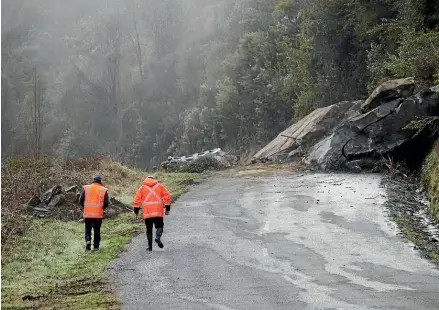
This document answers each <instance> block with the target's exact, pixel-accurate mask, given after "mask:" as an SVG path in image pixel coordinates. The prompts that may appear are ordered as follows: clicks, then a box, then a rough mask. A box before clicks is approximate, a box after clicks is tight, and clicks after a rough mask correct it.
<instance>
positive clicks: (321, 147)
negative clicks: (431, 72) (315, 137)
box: [306, 86, 439, 169]
mask: <svg viewBox="0 0 439 310" xmlns="http://www.w3.org/2000/svg"><path fill="white" fill-rule="evenodd" d="M433 115H439V86H436V87H433V88H430V89H427V90H424V91H422V92H420V93H419V94H417V95H416V96H413V97H410V98H406V99H403V98H400V99H396V100H393V101H391V102H388V103H385V104H383V105H380V106H379V107H377V108H375V109H374V110H372V111H370V112H368V113H366V114H362V115H360V116H357V117H353V118H349V119H346V120H345V121H344V122H343V123H342V124H341V125H340V126H339V127H337V128H335V129H334V131H333V132H332V134H331V135H329V136H328V137H326V138H324V139H322V140H321V141H320V142H318V143H317V144H316V145H314V146H313V147H312V148H311V150H310V154H309V156H308V157H307V159H306V162H307V163H309V164H318V165H319V166H320V167H321V168H323V169H338V168H341V167H345V166H346V163H348V162H350V161H354V160H359V159H364V158H368V159H369V161H368V163H367V165H363V167H360V168H367V166H371V160H374V161H375V162H378V161H380V160H382V158H383V156H385V155H387V154H390V153H392V151H394V150H396V149H397V148H399V147H401V146H402V145H403V144H404V143H407V142H408V141H409V140H411V139H412V137H413V131H412V130H408V129H406V128H405V127H406V126H407V125H408V124H409V123H410V122H411V121H412V120H415V119H417V118H422V117H427V116H433Z"/></svg>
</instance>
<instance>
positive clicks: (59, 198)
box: [48, 194, 66, 208]
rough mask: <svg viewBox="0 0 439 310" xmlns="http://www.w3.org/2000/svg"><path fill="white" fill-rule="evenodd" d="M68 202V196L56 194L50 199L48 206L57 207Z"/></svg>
mask: <svg viewBox="0 0 439 310" xmlns="http://www.w3.org/2000/svg"><path fill="white" fill-rule="evenodd" d="M65 202H66V196H65V195H63V194H58V195H55V196H54V197H53V198H52V200H50V202H49V205H48V207H49V208H55V207H57V206H60V205H62V204H64V203H65Z"/></svg>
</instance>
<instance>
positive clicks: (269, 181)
mask: <svg viewBox="0 0 439 310" xmlns="http://www.w3.org/2000/svg"><path fill="white" fill-rule="evenodd" d="M384 201H385V190H384V188H382V187H381V186H380V177H379V176H377V175H346V174H305V175H299V174H288V173H277V174H272V175H269V176H245V175H239V174H234V175H232V174H228V175H222V176H219V177H215V178H213V179H211V180H209V181H207V182H205V183H203V184H201V185H198V186H196V187H195V188H193V189H192V190H191V191H190V192H189V193H187V194H185V195H183V196H182V197H181V198H180V199H179V200H178V202H177V203H175V205H173V207H172V211H171V215H170V216H168V217H166V218H165V229H164V231H165V232H164V236H163V242H164V244H165V248H164V249H163V250H161V249H158V248H157V247H155V248H154V251H153V252H152V253H147V252H146V236H145V235H144V234H142V235H139V236H138V237H136V238H134V239H133V241H132V243H131V244H130V245H129V246H128V248H127V251H126V252H124V253H123V254H122V255H121V256H120V258H118V259H117V260H116V261H115V263H114V264H113V266H112V270H113V271H112V274H114V277H115V279H116V284H117V287H118V289H119V292H120V296H121V300H122V303H123V309H154V310H159V309H166V310H169V309H224V310H226V309H227V310H228V309H301V310H302V309H416V310H422V309H435V310H437V309H439V271H438V269H436V268H435V267H434V266H433V265H432V264H431V263H429V262H428V261H427V260H424V259H423V258H421V257H420V255H419V253H418V252H417V251H416V250H414V249H413V245H412V244H410V243H409V242H406V241H404V240H403V239H402V238H401V237H400V236H399V235H397V229H396V227H395V225H394V224H393V223H392V222H390V221H388V220H387V219H386V210H385V208H384V206H383V202H384Z"/></svg>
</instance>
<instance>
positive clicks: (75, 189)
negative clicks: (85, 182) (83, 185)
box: [66, 185, 79, 193]
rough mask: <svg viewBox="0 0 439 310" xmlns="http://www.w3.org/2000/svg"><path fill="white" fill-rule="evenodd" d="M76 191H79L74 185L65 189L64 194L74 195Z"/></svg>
mask: <svg viewBox="0 0 439 310" xmlns="http://www.w3.org/2000/svg"><path fill="white" fill-rule="evenodd" d="M78 191H79V189H78V186H76V185H73V186H70V187H68V188H66V193H70V192H73V193H76V192H78Z"/></svg>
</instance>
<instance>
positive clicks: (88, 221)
mask: <svg viewBox="0 0 439 310" xmlns="http://www.w3.org/2000/svg"><path fill="white" fill-rule="evenodd" d="M83 190H84V191H83V192H82V193H81V196H80V197H79V203H80V204H81V206H82V208H83V214H84V222H85V249H86V250H87V251H90V250H91V231H92V229H93V230H94V238H93V248H94V250H99V243H100V241H101V224H102V219H103V218H104V210H105V209H106V208H107V207H108V189H107V188H105V187H104V186H103V185H102V179H101V177H99V176H96V177H95V178H94V179H93V183H92V184H90V185H84V186H83Z"/></svg>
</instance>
